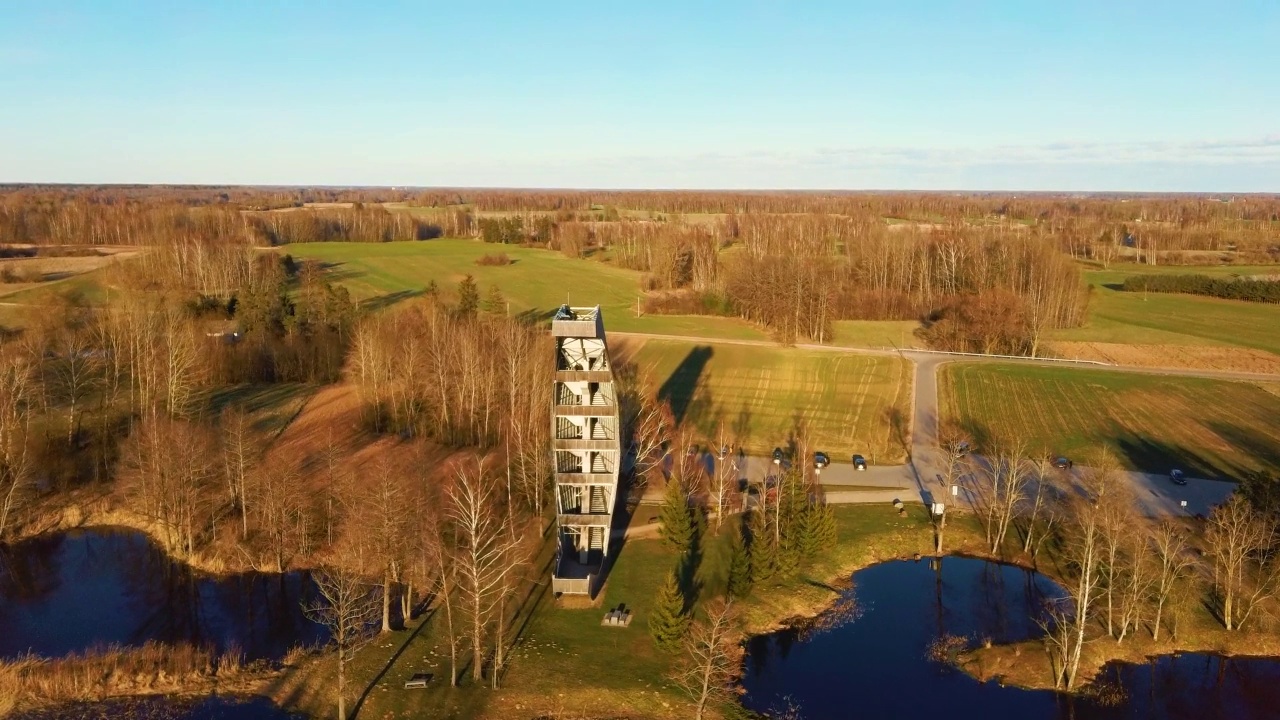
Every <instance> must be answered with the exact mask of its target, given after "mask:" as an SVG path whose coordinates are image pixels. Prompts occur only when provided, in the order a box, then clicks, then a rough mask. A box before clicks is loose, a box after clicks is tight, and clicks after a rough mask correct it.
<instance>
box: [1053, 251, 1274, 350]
mask: <svg viewBox="0 0 1280 720" xmlns="http://www.w3.org/2000/svg"><path fill="white" fill-rule="evenodd" d="M1276 270H1277V268H1276V267H1275V266H1238V267H1237V266H1206V267H1202V266H1186V267H1177V266H1164V267H1154V268H1153V267H1149V266H1143V265H1133V266H1121V267H1117V268H1115V269H1112V270H1087V271H1085V272H1084V274H1083V275H1084V282H1086V283H1088V284H1090V285H1092V286H1093V288H1094V289H1093V293H1092V296H1091V298H1090V303H1089V318H1088V321H1087V322H1086V323H1085V325H1084V326H1083V327H1080V328H1069V329H1064V330H1058V331H1054V332H1053V333H1051V337H1052V339H1055V340H1068V341H1081V342H1110V343H1122V344H1138V345H1220V346H1221V345H1224V346H1240V347H1249V348H1254V349H1258V350H1264V351H1267V352H1272V353H1277V354H1280V332H1276V330H1275V329H1276V328H1278V327H1280V306H1276V305H1267V304H1262V303H1249V302H1243V301H1236V300H1220V299H1218V298H1208V297H1198V296H1195V295H1177V294H1162V293H1130V292H1123V291H1120V290H1118V289H1114V288H1113V287H1108V285H1111V286H1115V285H1118V284H1119V283H1122V282H1123V281H1124V279H1125V278H1127V277H1129V276H1130V275H1137V274H1182V273H1187V274H1204V275H1215V276H1224V275H1233V274H1239V275H1253V274H1265V273H1274V272H1276Z"/></svg>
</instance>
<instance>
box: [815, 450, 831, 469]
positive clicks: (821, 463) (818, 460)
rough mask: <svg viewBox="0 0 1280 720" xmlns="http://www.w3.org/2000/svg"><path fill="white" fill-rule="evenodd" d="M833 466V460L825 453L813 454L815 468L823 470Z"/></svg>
mask: <svg viewBox="0 0 1280 720" xmlns="http://www.w3.org/2000/svg"><path fill="white" fill-rule="evenodd" d="M830 464H831V458H829V457H827V454H826V453H824V452H816V453H814V454H813V466H814V467H816V468H818V469H819V470H821V469H822V468H824V467H826V466H828V465H830Z"/></svg>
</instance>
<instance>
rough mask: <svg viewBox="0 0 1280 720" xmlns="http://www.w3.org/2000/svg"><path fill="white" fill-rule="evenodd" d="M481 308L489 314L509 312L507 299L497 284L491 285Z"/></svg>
mask: <svg viewBox="0 0 1280 720" xmlns="http://www.w3.org/2000/svg"><path fill="white" fill-rule="evenodd" d="M480 310H481V311H483V312H485V313H488V314H489V315H505V314H506V313H507V299H506V298H505V297H503V296H502V290H500V289H499V288H498V286H497V285H490V286H489V292H488V294H486V295H485V296H484V303H482V304H481V305H480Z"/></svg>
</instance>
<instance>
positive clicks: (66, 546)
mask: <svg viewBox="0 0 1280 720" xmlns="http://www.w3.org/2000/svg"><path fill="white" fill-rule="evenodd" d="M314 596H315V586H314V584H313V583H312V581H311V579H310V577H309V576H308V575H307V574H305V573H299V572H291V573H284V574H273V573H243V574H238V575H231V576H226V577H211V576H207V575H203V574H200V573H196V572H193V571H192V570H191V568H190V567H188V566H187V565H185V564H183V563H180V562H175V561H173V560H171V559H170V558H169V557H168V556H166V555H165V554H164V552H163V551H161V550H160V548H159V547H157V546H156V545H155V544H154V543H152V542H151V541H150V539H149V538H148V537H147V536H145V535H143V534H142V533H139V532H135V531H131V530H117V529H93V530H76V531H71V532H66V533H58V534H54V535H48V536H41V537H37V538H34V539H31V540H27V541H23V542H21V543H17V544H15V545H12V546H9V547H7V548H4V547H0V628H4V632H0V658H12V657H15V656H17V655H21V654H23V653H27V652H33V653H35V654H37V655H42V656H45V657H57V656H60V655H65V654H67V653H70V652H78V651H82V650H85V649H88V648H90V647H93V646H95V645H102V644H109V643H118V644H122V645H129V646H135V645H141V644H143V643H145V642H147V641H158V642H164V643H175V644H176V643H191V644H195V645H198V646H204V647H212V648H213V649H214V650H215V651H218V652H221V651H223V650H226V649H227V648H230V647H235V648H239V650H240V651H241V652H243V654H244V656H245V658H246V659H248V660H258V659H268V660H275V659H279V658H281V657H283V656H284V654H285V653H287V652H288V651H289V649H290V648H292V647H294V646H296V645H314V644H318V643H322V642H324V641H325V639H326V638H327V635H326V633H325V630H324V629H323V628H322V627H321V626H320V625H317V624H316V623H313V622H311V621H310V620H308V619H307V618H306V616H305V615H304V614H303V612H302V603H303V602H310V601H311V600H313V599H314Z"/></svg>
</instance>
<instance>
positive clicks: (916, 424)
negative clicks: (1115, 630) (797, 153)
mask: <svg viewBox="0 0 1280 720" xmlns="http://www.w3.org/2000/svg"><path fill="white" fill-rule="evenodd" d="M611 334H612V335H621V336H626V337H638V338H640V337H643V338H657V339H664V340H680V341H685V342H690V341H691V342H705V343H709V344H717V343H719V344H726V343H727V344H732V345H761V346H767V347H777V346H776V344H774V343H769V342H765V341H760V340H719V339H713V338H697V337H695V338H690V337H683V336H678V335H648V334H644V333H611ZM796 347H799V348H803V349H808V350H823V351H829V352H843V353H850V354H858V355H879V356H892V355H898V356H901V357H902V358H904V359H906V360H907V361H909V362H911V363H912V365H913V366H914V368H915V372H914V383H913V390H912V392H913V397H912V423H911V457H910V459H909V460H908V462H907V464H906V465H881V466H872V467H869V468H868V469H867V470H865V471H861V472H855V471H854V470H853V466H852V464H850V463H841V462H835V463H833V464H832V465H831V466H830V467H828V468H827V469H825V470H823V471H822V474H821V476H820V482H821V484H822V485H824V486H827V488H828V490H827V498H828V500H829V501H830V502H833V503H840V504H845V503H879V502H890V501H893V500H899V499H900V500H903V501H904V502H907V501H918V502H923V503H925V504H928V503H932V502H942V503H949V502H950V499H949V498H947V497H945V495H946V491H945V488H944V487H943V482H942V479H943V477H944V476H945V470H944V468H945V463H944V459H943V458H942V457H941V451H940V450H939V449H938V447H937V445H938V441H937V438H938V417H939V414H938V367H939V366H940V365H943V364H945V363H948V362H957V361H959V362H1018V363H1024V364H1034V365H1046V366H1047V365H1058V366H1063V367H1084V368H1097V367H1098V366H1097V365H1096V364H1087V363H1083V362H1081V361H1074V360H1071V361H1050V360H1034V359H1030V358H1014V359H1009V358H993V357H984V356H967V355H966V356H959V357H958V356H955V355H951V354H947V353H936V352H929V351H921V350H903V351H898V350H878V349H870V348H842V347H832V346H830V345H797V346H796ZM961 358H963V359H961ZM1106 369H1108V370H1116V371H1120V372H1134V373H1142V374H1149V375H1179V376H1185V377H1205V378H1215V379H1226V380H1246V381H1248V380H1254V381H1256V380H1265V381H1275V379H1276V377H1277V376H1275V375H1259V374H1250V373H1231V372H1219V371H1213V370H1173V369H1168V370H1166V369H1153V368H1137V367H1120V366H1107V367H1106ZM973 460H974V461H975V462H976V463H981V462H982V459H981V458H980V457H979V458H973ZM729 461H730V462H733V463H734V466H735V469H736V470H737V472H738V473H739V477H740V478H742V479H746V480H749V481H752V482H759V481H761V480H762V479H763V478H765V477H766V476H768V475H770V474H772V473H774V472H776V471H777V468H776V467H775V466H774V465H773V463H772V461H771V460H770V459H768V458H759V457H750V456H749V457H745V458H731V459H730V460H729ZM703 462H705V463H707V469H708V470H713V469H714V467H715V462H716V459H715V458H714V457H713V456H711V455H704V456H703ZM1078 471H1079V469H1077V472H1078ZM981 475H982V474H981V473H967V474H966V475H965V476H964V477H963V478H961V479H960V482H959V485H960V486H961V490H960V492H959V496H958V498H959V501H960V502H961V503H962V504H963V505H965V506H967V509H969V510H977V509H978V508H979V507H980V503H981V497H982V495H983V494H984V492H985V491H986V489H987V487H989V486H986V487H984V482H983V480H982V479H981ZM1126 475H1127V476H1128V478H1129V480H1130V482H1131V483H1132V485H1133V490H1134V495H1135V497H1136V498H1137V500H1138V505H1139V509H1140V510H1141V511H1142V512H1143V513H1144V514H1145V515H1147V516H1150V517H1157V516H1173V515H1198V514H1203V515H1207V514H1208V513H1209V510H1210V509H1211V508H1212V507H1213V506H1214V505H1216V504H1218V503H1220V502H1222V501H1224V500H1225V499H1226V498H1227V496H1228V495H1230V494H1231V491H1232V490H1233V489H1234V487H1235V486H1234V485H1233V484H1231V483H1226V482H1220V481H1215V480H1205V479H1200V478H1188V479H1187V484H1186V485H1174V484H1173V483H1172V482H1171V481H1170V480H1169V478H1168V476H1166V475H1155V474H1151V473H1140V472H1129V473H1126ZM840 485H858V486H872V487H883V488H884V490H858V491H840V490H838V489H835V488H838V487H839V486H840ZM1183 501H1185V502H1186V503H1187V504H1186V507H1185V508H1184V507H1183V506H1182V502H1183Z"/></svg>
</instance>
